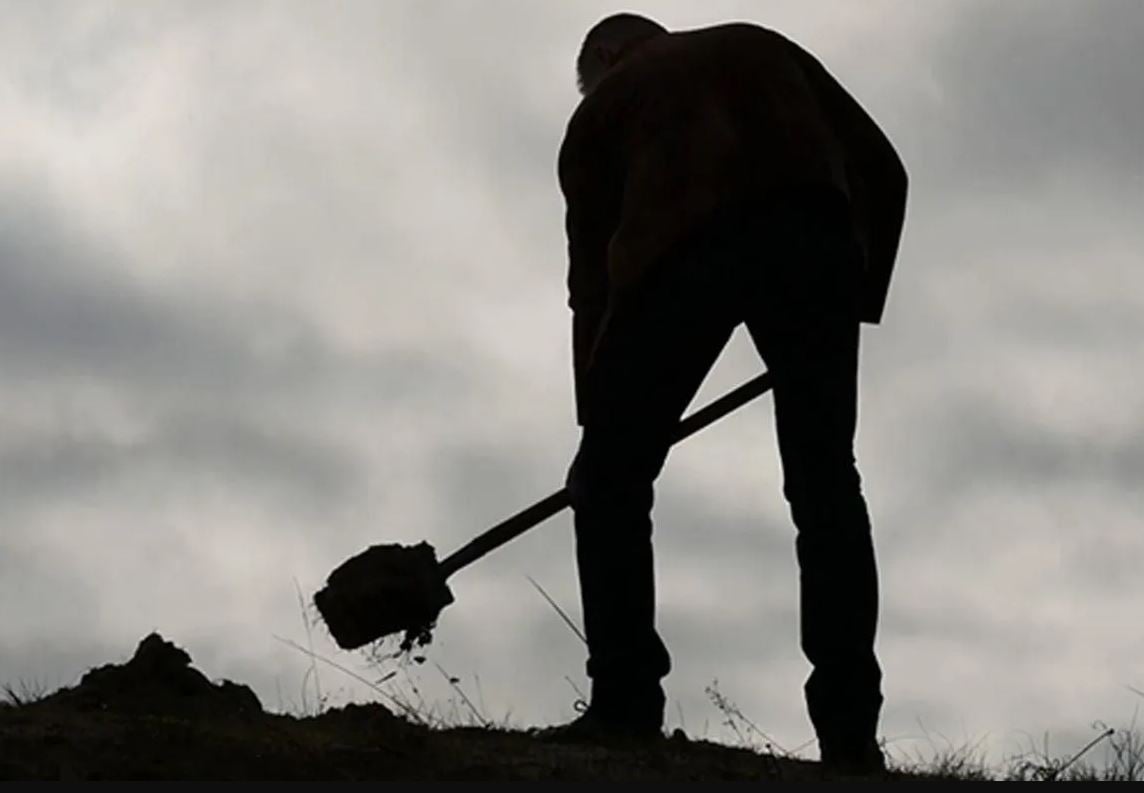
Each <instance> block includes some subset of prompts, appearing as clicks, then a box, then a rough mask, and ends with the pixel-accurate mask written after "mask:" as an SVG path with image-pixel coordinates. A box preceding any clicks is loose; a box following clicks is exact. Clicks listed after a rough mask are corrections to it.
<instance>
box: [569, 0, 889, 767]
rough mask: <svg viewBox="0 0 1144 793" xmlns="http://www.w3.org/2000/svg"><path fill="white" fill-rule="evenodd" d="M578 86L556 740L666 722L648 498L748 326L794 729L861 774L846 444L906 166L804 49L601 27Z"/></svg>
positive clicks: (636, 27)
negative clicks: (566, 675)
mask: <svg viewBox="0 0 1144 793" xmlns="http://www.w3.org/2000/svg"><path fill="white" fill-rule="evenodd" d="M577 71H578V77H579V80H580V88H581V92H582V93H583V99H582V101H581V103H580V105H579V106H578V107H577V109H576V111H575V113H574V115H573V116H572V118H571V120H570V121H569V123H568V128H567V132H566V136H565V138H564V142H563V145H562V147H561V150H560V158H559V177H560V185H561V189H562V191H563V193H564V197H565V200H566V202H567V218H566V220H567V233H568V253H569V270H568V286H569V292H570V300H569V304H570V306H571V308H572V312H573V358H574V366H575V378H576V404H577V414H578V418H579V422H580V424H581V425H582V427H583V435H582V438H581V442H580V447H579V451H578V453H577V455H576V458H575V461H574V462H573V464H572V467H571V469H570V471H569V481H568V484H569V489H570V492H571V496H572V505H573V508H574V510H575V528H576V554H577V563H578V568H579V575H580V587H581V597H582V601H583V602H582V605H583V615H584V626H585V630H586V633H587V639H588V654H589V658H588V675H589V676H590V677H591V680H592V694H591V702H590V703H589V706H588V709H587V711H586V712H585V713H584V714H583V715H582V716H581V717H580V718H579V719H577V720H576V721H574V722H572V723H571V724H569V725H564V726H562V727H557V728H555V730H554V731H553V732H554V737H556V738H569V739H576V738H594V737H609V736H615V735H625V736H651V735H655V734H659V733H660V732H661V730H662V725H663V710H664V694H663V689H662V687H661V680H662V678H663V677H664V676H665V675H666V674H667V673H668V671H669V668H670V661H669V657H668V653H667V650H666V648H665V647H664V645H663V642H662V641H661V640H660V637H659V635H658V634H657V633H656V629H655V618H654V609H655V590H654V581H653V565H652V545H651V534H652V524H651V518H650V512H651V507H652V487H653V483H654V481H655V479H656V477H657V476H658V474H659V472H660V470H661V468H662V467H663V464H664V461H665V459H666V456H667V452H668V447H669V445H670V439H671V431H672V429H673V428H674V426H675V425H676V423H677V422H678V421H679V419H680V417H681V415H682V413H683V411H684V410H685V409H686V407H687V405H688V403H689V402H690V401H691V399H692V398H693V397H694V395H695V392H696V391H697V389H698V388H699V386H700V384H701V382H702V381H703V379H704V377H705V375H706V374H707V372H708V371H709V369H710V368H711V366H712V365H713V364H714V362H715V359H716V358H717V357H718V355H719V353H720V351H721V350H722V348H723V347H724V345H725V344H726V342H727V341H728V339H729V337H730V335H731V333H732V331H733V330H734V328H735V327H736V326H738V325H739V324H740V323H745V325H746V327H747V330H748V331H749V333H750V336H751V338H752V340H753V341H754V344H755V346H756V347H757V349H758V352H759V354H760V355H761V357H762V358H763V360H764V362H765V364H766V366H767V368H768V370H769V371H770V372H772V373H773V375H774V378H775V380H774V382H775V386H774V401H775V418H776V423H777V433H778V442H779V450H780V453H781V457H782V465H783V477H784V491H783V492H784V494H785V496H786V498H787V500H788V502H789V504H790V509H791V514H792V517H793V521H794V524H795V527H796V528H797V532H798V536H797V556H798V562H799V565H800V586H801V605H800V608H801V635H802V646H803V649H804V651H805V653H806V656H807V658H808V659H809V661H810V663H811V665H812V666H813V671H812V673H811V675H810V678H809V680H808V681H807V683H806V688H805V691H806V698H807V705H808V708H809V713H810V718H811V721H812V723H813V725H814V728H815V730H816V732H817V735H818V739H819V745H820V750H821V753H822V757H823V760H824V762H826V763H828V764H831V765H834V766H839V767H846V768H850V769H855V770H876V769H878V768H881V767H882V755H881V752H880V750H879V748H878V746H877V743H876V742H875V730H876V726H877V721H878V716H879V711H880V708H881V704H882V694H881V671H880V668H879V665H878V661H877V659H876V657H875V654H874V635H875V626H876V621H877V610H878V593H877V571H876V568H875V561H874V549H873V544H872V540H871V530H870V520H869V517H868V515H867V510H866V504H865V501H864V499H863V496H862V489H861V485H860V481H859V475H858V471H857V468H856V466H855V460H854V453H853V445H854V433H855V423H856V405H857V367H858V336H859V332H858V331H859V324H860V323H861V322H868V323H877V322H879V321H880V319H881V316H882V310H883V306H884V303H885V299H886V293H887V290H888V288H889V281H890V273H891V270H892V267H893V263H894V259H895V256H896V254H897V248H898V240H899V235H900V233H901V228H902V223H903V218H904V212H905V196H906V174H905V170H904V168H903V166H902V163H901V161H900V160H899V158H898V156H897V155H896V153H895V152H894V149H893V148H892V146H891V145H890V143H889V141H888V140H887V139H886V137H885V136H884V135H883V134H882V132H881V131H880V130H879V129H878V127H877V126H876V125H875V123H874V122H873V121H872V120H871V119H870V117H869V116H868V115H867V114H866V113H865V112H864V111H863V110H862V108H861V107H859V105H858V104H857V103H856V102H855V101H854V99H852V98H851V97H850V95H849V94H848V93H847V92H846V91H845V90H844V89H843V88H842V87H841V86H840V85H839V84H838V83H837V82H836V81H835V80H834V78H833V77H831V75H830V74H829V73H827V71H826V70H825V69H824V68H823V67H822V65H821V64H820V63H819V62H818V61H817V60H816V59H815V58H814V57H813V56H812V55H810V54H809V53H808V52H806V51H805V50H803V49H801V48H800V47H798V46H797V45H795V44H794V43H793V42H791V41H790V40H788V39H786V38H784V37H783V36H781V35H779V34H778V33H775V32H773V31H770V30H767V29H765V28H762V27H758V26H755V25H749V24H728V25H720V26H717V27H710V28H703V29H698V30H690V31H682V32H668V31H666V30H665V29H663V28H662V27H661V26H660V25H658V24H657V23H655V22H653V21H651V20H649V19H645V18H643V17H639V16H635V15H632V14H619V15H616V16H612V17H609V18H607V19H605V20H603V21H602V22H600V23H599V24H597V25H596V26H595V27H594V28H593V29H592V30H591V31H590V32H589V34H588V36H587V38H586V39H585V41H584V45H583V48H582V50H581V52H580V55H579V59H578V62H577Z"/></svg>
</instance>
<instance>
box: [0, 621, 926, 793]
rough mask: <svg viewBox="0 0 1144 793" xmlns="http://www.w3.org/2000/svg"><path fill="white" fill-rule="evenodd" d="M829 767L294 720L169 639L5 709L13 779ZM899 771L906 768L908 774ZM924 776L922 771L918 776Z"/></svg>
mask: <svg viewBox="0 0 1144 793" xmlns="http://www.w3.org/2000/svg"><path fill="white" fill-rule="evenodd" d="M824 778H825V777H824V775H823V773H822V771H821V768H820V766H819V765H818V764H817V763H811V762H806V761H800V760H789V759H782V758H776V757H773V756H770V755H763V754H758V753H756V752H753V751H750V750H747V749H735V748H731V747H727V746H722V745H719V744H715V743H710V742H706V741H690V740H687V739H686V738H683V737H682V735H680V736H678V737H675V738H672V739H668V740H664V741H662V742H658V743H655V744H645V745H641V746H629V747H626V748H625V747H600V746H574V745H558V744H549V743H543V742H541V741H539V740H538V739H536V738H535V737H533V736H530V735H529V734H528V733H526V732H518V731H506V730H495V729H483V728H476V727H464V728H453V729H444V730H442V729H430V728H428V727H424V726H421V725H418V724H414V723H412V722H410V721H408V720H406V719H404V718H401V717H398V716H395V715H394V714H392V713H391V712H390V711H388V710H387V709H386V708H385V707H383V706H382V705H380V704H369V705H347V706H345V707H342V708H337V709H331V710H328V711H326V712H324V713H322V714H321V715H318V716H312V717H307V718H295V717H293V716H288V715H279V714H271V713H266V712H265V711H263V709H262V706H261V704H260V703H259V701H258V697H257V696H255V694H254V692H253V691H251V690H250V688H248V687H247V686H244V685H241V684H238V683H232V682H230V681H223V682H221V683H212V682H211V681H210V680H209V679H208V678H207V677H206V676H205V675H204V674H203V673H202V672H200V671H198V670H197V669H195V668H194V667H193V666H191V658H190V656H189V655H188V654H187V653H186V652H185V651H184V650H182V649H180V648H179V647H176V646H175V645H174V644H172V643H171V642H169V641H166V640H165V639H163V638H162V637H161V636H159V635H158V634H151V635H150V636H147V637H146V638H145V639H143V640H142V641H141V642H140V643H139V647H138V648H137V649H136V651H135V655H134V656H133V657H132V658H131V660H130V661H128V662H127V663H125V664H122V665H113V664H108V665H106V666H102V667H99V668H97V669H93V670H91V671H89V672H88V673H87V674H85V675H84V676H83V678H82V679H81V681H80V683H79V685H77V686H75V687H74V688H65V689H61V690H59V691H57V692H55V693H53V694H51V695H50V696H47V697H45V698H43V699H41V700H38V701H35V702H31V703H25V704H8V705H3V706H0V779H8V780H12V779H54V780H96V779H173V780H178V779H200V780H202V779H213V780H229V779H244V780H253V779H279V780H367V779H372V780H442V781H443V780H456V781H476V780H538V779H554V780H579V781H731V780H741V781H747V780H751V781H767V780H773V781H812V780H822V779H824ZM899 778H900V777H899ZM915 779H916V777H915Z"/></svg>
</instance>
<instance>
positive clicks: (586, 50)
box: [576, 14, 667, 95]
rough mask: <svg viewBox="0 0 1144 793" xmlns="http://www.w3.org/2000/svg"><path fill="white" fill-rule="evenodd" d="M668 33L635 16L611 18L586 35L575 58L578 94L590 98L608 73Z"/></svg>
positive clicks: (656, 23) (659, 25) (615, 16)
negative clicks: (637, 51)
mask: <svg viewBox="0 0 1144 793" xmlns="http://www.w3.org/2000/svg"><path fill="white" fill-rule="evenodd" d="M665 33H667V29H666V28H665V27H664V26H663V25H661V24H659V23H658V22H653V21H652V20H650V19H648V18H647V17H641V16H639V15H638V14H613V15H612V16H610V17H607V18H605V19H602V20H600V21H599V22H597V23H596V25H595V26H594V27H593V28H592V29H591V30H589V31H588V35H587V36H585V37H584V43H583V45H581V47H580V55H579V57H577V58H576V79H577V81H578V83H579V86H580V93H581V94H585V95H587V94H589V93H591V92H592V90H593V89H594V88H595V87H596V86H597V85H599V83H600V81H601V80H603V79H604V75H605V74H607V73H608V70H609V69H611V68H612V67H613V66H615V65H616V64H617V63H619V62H620V61H621V60H623V59H624V57H626V56H627V55H628V54H630V53H631V52H633V51H634V50H635V49H636V48H638V47H639V46H640V45H641V44H643V43H644V42H645V41H647V40H648V39H652V38H655V37H656V36H662V35H664V34H665Z"/></svg>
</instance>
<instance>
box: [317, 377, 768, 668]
mask: <svg viewBox="0 0 1144 793" xmlns="http://www.w3.org/2000/svg"><path fill="white" fill-rule="evenodd" d="M771 386H772V378H771V375H770V373H769V372H766V373H763V374H761V375H759V376H758V377H756V378H754V379H753V380H749V381H748V382H746V383H744V384H743V385H741V386H739V387H738V388H736V389H735V390H734V391H730V392H728V393H727V394H724V395H723V396H722V397H720V398H719V399H717V400H715V401H714V402H712V403H711V404H710V405H707V406H706V407H704V408H701V409H700V410H697V411H696V412H695V413H692V414H691V415H690V416H688V417H687V418H685V419H683V420H682V421H680V422H679V424H678V425H677V426H676V428H675V432H674V433H673V435H672V440H671V442H672V445H674V444H676V443H678V442H679V441H681V440H683V439H684V438H686V437H688V436H690V435H693V434H695V433H696V432H698V431H699V430H701V429H703V428H704V427H706V426H707V425H708V424H711V423H713V422H715V421H717V420H718V419H720V418H722V417H723V416H725V415H727V414H728V413H730V412H731V411H733V410H736V409H737V408H739V407H740V406H742V405H744V404H746V403H747V402H750V401H751V400H752V399H754V398H755V397H757V396H759V395H760V394H763V393H765V392H766V391H768V390H769V389H770V388H771ZM567 506H569V499H568V490H567V488H562V489H560V490H558V491H557V492H555V493H553V494H552V495H550V496H548V497H547V498H544V499H541V500H540V501H538V502H536V503H535V504H533V505H532V506H531V507H528V508H526V509H524V510H521V511H520V512H518V513H517V514H515V515H513V516H512V517H511V518H508V519H507V520H505V521H502V522H501V523H498V524H497V525H496V526H493V527H492V528H491V529H489V530H488V531H486V532H484V533H483V534H481V535H480V536H478V537H476V538H474V539H473V540H471V541H470V542H469V543H468V544H467V545H465V546H464V547H462V548H460V549H458V550H456V551H454V552H453V553H452V554H450V555H449V556H446V557H445V558H444V559H442V560H441V561H440V562H438V561H437V552H436V550H435V549H434V548H433V546H432V545H430V544H429V543H427V542H421V543H418V544H417V545H412V546H406V545H396V544H388V545H373V546H371V547H370V548H368V549H366V550H365V551H362V552H361V553H359V554H358V555H357V556H354V557H352V558H350V559H348V560H346V561H345V562H343V563H342V564H341V565H340V566H339V567H337V569H335V570H334V571H333V572H332V573H330V575H329V577H328V578H327V579H326V585H325V587H323V588H322V589H321V590H320V591H319V592H318V593H317V594H315V595H314V605H315V606H316V607H317V609H318V613H319V614H320V615H321V617H322V619H323V620H324V621H325V623H326V626H327V627H328V628H329V630H330V633H331V634H332V635H333V637H334V641H336V642H337V643H338V646H339V647H341V648H342V649H343V650H353V649H355V648H357V647H361V646H363V645H366V644H369V643H370V642H373V641H377V640H378V639H382V638H384V637H386V636H389V635H391V634H394V633H400V632H404V634H405V636H404V638H403V640H402V643H401V649H402V650H403V651H406V652H408V651H409V650H410V649H411V648H412V647H413V646H414V645H418V646H421V645H425V644H428V643H429V641H430V639H431V638H432V634H431V632H432V629H433V627H434V625H435V624H436V622H437V616H438V615H439V614H440V613H441V610H442V609H443V608H445V606H447V605H449V604H450V603H452V602H453V593H452V592H450V591H449V587H448V586H446V584H445V579H447V578H448V577H449V576H451V575H452V574H453V573H455V572H457V571H458V570H460V569H461V568H462V567H465V566H467V565H470V564H472V563H473V562H475V561H477V560H478V559H480V558H481V557H482V556H484V555H485V554H487V553H488V552H489V551H492V550H494V549H496V548H499V547H500V546H502V545H504V544H505V543H506V542H508V541H509V540H512V539H514V538H516V537H519V536H520V535H521V534H523V533H524V532H526V531H528V530H529V529H531V528H532V527H533V526H535V525H537V524H538V523H540V522H542V521H544V520H546V519H548V518H550V517H552V516H553V515H555V514H556V513H557V512H560V511H561V510H562V509H564V508H565V507H567Z"/></svg>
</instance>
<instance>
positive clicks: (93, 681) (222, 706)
mask: <svg viewBox="0 0 1144 793" xmlns="http://www.w3.org/2000/svg"><path fill="white" fill-rule="evenodd" d="M44 704H46V705H57V706H61V707H65V708H73V709H75V710H79V711H90V710H110V711H114V712H116V713H132V714H144V713H150V714H166V715H172V716H183V717H216V718H217V717H228V716H240V715H254V714H260V713H262V703H260V702H259V701H258V697H257V695H255V693H254V692H253V691H251V690H250V688H249V687H248V686H244V685H240V684H238V683H232V682H231V681H229V680H224V681H222V682H220V683H212V682H211V681H210V680H208V679H207V677H206V675H204V674H203V673H202V672H200V671H199V670H197V669H195V668H194V667H192V666H191V656H190V655H188V654H187V652H186V650H183V649H182V648H181V647H176V646H175V645H174V644H172V643H171V642H169V641H167V640H166V639H164V638H163V637H162V636H160V635H159V634H157V633H152V634H151V635H149V636H147V637H146V638H144V639H143V640H142V641H141V642H139V646H138V647H137V648H136V650H135V655H133V656H132V657H131V660H130V661H128V662H127V663H125V664H123V665H121V666H118V665H115V664H106V665H105V666H101V667H98V668H96V669H92V670H91V671H90V672H88V673H87V674H85V675H84V676H83V678H82V679H81V680H80V682H79V685H78V686H76V687H75V688H66V689H63V690H61V691H58V692H56V693H55V694H53V695H52V696H50V697H48V698H47V699H46V700H44Z"/></svg>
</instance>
